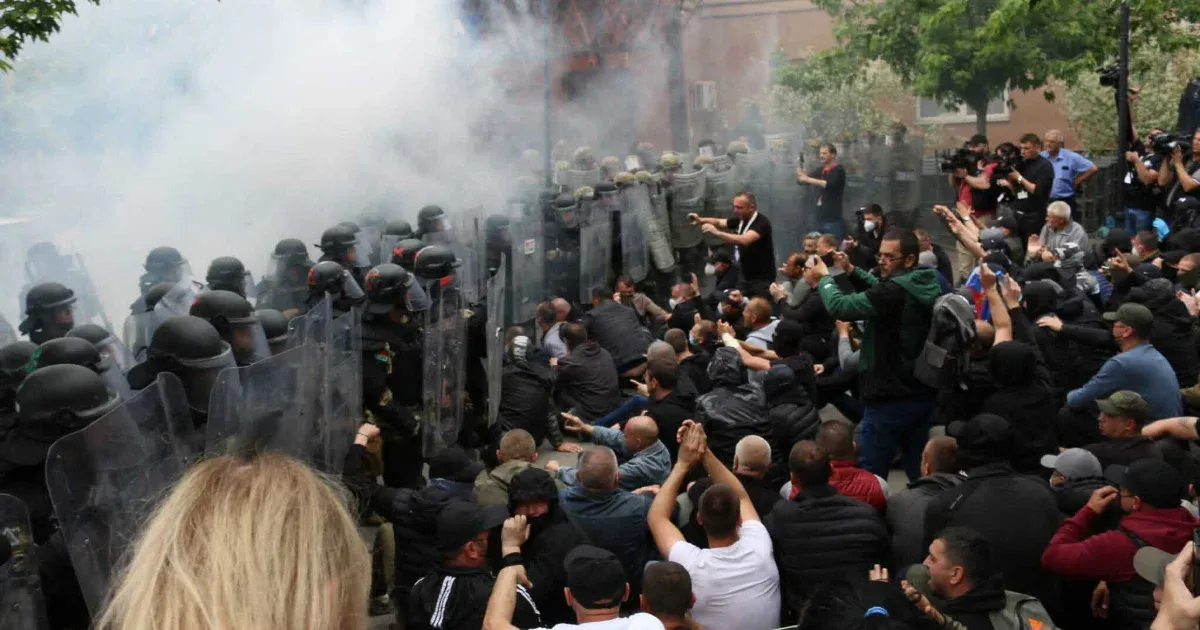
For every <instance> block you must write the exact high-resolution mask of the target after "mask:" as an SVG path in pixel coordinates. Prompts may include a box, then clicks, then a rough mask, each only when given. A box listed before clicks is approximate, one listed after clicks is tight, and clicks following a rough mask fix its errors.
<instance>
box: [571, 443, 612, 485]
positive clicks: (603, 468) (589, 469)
mask: <svg viewBox="0 0 1200 630" xmlns="http://www.w3.org/2000/svg"><path fill="white" fill-rule="evenodd" d="M575 479H576V480H578V481H579V487H580V488H583V489H584V490H588V491H590V492H612V491H613V490H616V489H617V456H616V454H615V453H613V452H612V449H610V448H608V447H607V446H596V447H593V448H590V449H588V450H586V451H584V452H583V454H582V455H580V456H579V470H578V471H577V472H576V475H575Z"/></svg>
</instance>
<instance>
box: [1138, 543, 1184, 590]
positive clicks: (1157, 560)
mask: <svg viewBox="0 0 1200 630" xmlns="http://www.w3.org/2000/svg"><path fill="white" fill-rule="evenodd" d="M1174 559H1175V554H1173V553H1167V552H1165V551H1163V550H1162V549H1159V548H1158V547H1150V546H1146V547H1142V548H1141V549H1138V551H1137V553H1136V554H1134V556H1133V570H1134V571H1137V574H1138V575H1140V576H1141V578H1142V579H1143V580H1146V581H1147V582H1149V583H1151V584H1153V585H1155V586H1162V585H1163V577H1164V576H1165V575H1166V573H1167V565H1168V564H1171V561H1172V560H1174Z"/></svg>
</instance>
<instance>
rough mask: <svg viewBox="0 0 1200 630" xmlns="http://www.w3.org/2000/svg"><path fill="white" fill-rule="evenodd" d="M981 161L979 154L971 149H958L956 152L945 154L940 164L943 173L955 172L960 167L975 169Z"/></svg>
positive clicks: (967, 169) (969, 169)
mask: <svg viewBox="0 0 1200 630" xmlns="http://www.w3.org/2000/svg"><path fill="white" fill-rule="evenodd" d="M978 163H979V156H978V155H975V153H974V152H972V151H970V150H969V149H965V148H963V149H956V150H955V151H954V153H951V154H949V155H943V156H942V159H941V162H940V164H939V166H940V167H941V169H942V172H943V173H953V172H954V171H956V170H958V169H960V168H961V169H964V170H966V171H968V172H969V171H973V170H975V166H976V164H978Z"/></svg>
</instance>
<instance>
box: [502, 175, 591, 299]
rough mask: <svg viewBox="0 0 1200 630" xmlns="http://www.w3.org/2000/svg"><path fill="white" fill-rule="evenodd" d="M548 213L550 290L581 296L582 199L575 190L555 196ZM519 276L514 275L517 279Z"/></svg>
mask: <svg viewBox="0 0 1200 630" xmlns="http://www.w3.org/2000/svg"><path fill="white" fill-rule="evenodd" d="M546 213H547V214H548V215H549V216H548V217H546V219H547V220H546V231H545V239H546V276H547V277H546V280H547V282H548V284H549V288H550V291H549V292H550V293H551V294H553V295H561V296H564V297H566V298H567V299H568V300H571V301H572V302H576V301H577V300H578V298H579V295H580V293H579V248H580V243H579V226H580V223H581V216H580V212H579V202H578V200H577V199H576V198H575V195H574V194H572V193H562V194H560V195H557V196H556V197H554V200H553V201H552V202H551V203H550V204H549V205H548V206H547V209H546ZM516 281H517V279H516V278H514V282H516Z"/></svg>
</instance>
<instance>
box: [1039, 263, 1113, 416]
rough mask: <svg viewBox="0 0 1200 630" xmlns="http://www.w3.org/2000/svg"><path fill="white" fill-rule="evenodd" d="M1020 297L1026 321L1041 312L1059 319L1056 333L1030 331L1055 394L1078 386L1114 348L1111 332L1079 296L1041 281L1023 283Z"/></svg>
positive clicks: (1062, 393) (1096, 313)
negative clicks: (1032, 333)
mask: <svg viewBox="0 0 1200 630" xmlns="http://www.w3.org/2000/svg"><path fill="white" fill-rule="evenodd" d="M1022 296H1023V298H1024V300H1025V315H1026V316H1027V317H1028V319H1029V321H1030V322H1033V323H1035V324H1036V322H1037V320H1038V318H1039V317H1041V316H1043V315H1057V316H1058V317H1059V319H1061V320H1062V322H1063V329H1062V331H1061V332H1058V333H1055V332H1053V331H1051V330H1050V329H1049V328H1042V327H1038V328H1036V329H1035V330H1034V339H1035V340H1036V342H1037V346H1038V351H1039V352H1040V353H1041V355H1042V357H1043V358H1044V359H1045V361H1046V367H1047V368H1048V369H1049V370H1050V374H1051V375H1052V376H1053V378H1054V385H1055V388H1056V390H1057V391H1056V394H1057V395H1059V396H1060V397H1061V396H1065V395H1066V392H1069V391H1071V390H1072V389H1078V388H1079V387H1082V386H1083V384H1084V383H1087V382H1088V381H1089V380H1091V378H1092V377H1093V376H1095V375H1096V372H1099V371H1100V368H1101V367H1103V366H1104V362H1105V361H1107V360H1108V358H1109V357H1111V356H1112V354H1113V352H1114V351H1115V350H1116V346H1115V345H1114V344H1113V341H1112V333H1111V332H1110V331H1109V329H1108V327H1107V326H1105V325H1104V321H1103V320H1102V319H1101V318H1100V313H1099V312H1098V311H1097V310H1096V307H1095V305H1093V304H1092V303H1091V301H1090V300H1088V299H1087V298H1085V297H1083V296H1082V295H1079V294H1078V293H1074V292H1069V291H1066V290H1065V289H1063V288H1061V287H1059V286H1058V285H1056V284H1055V283H1053V282H1048V281H1045V280H1039V281H1035V282H1029V283H1027V284H1026V285H1025V287H1024V291H1023V292H1022Z"/></svg>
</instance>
